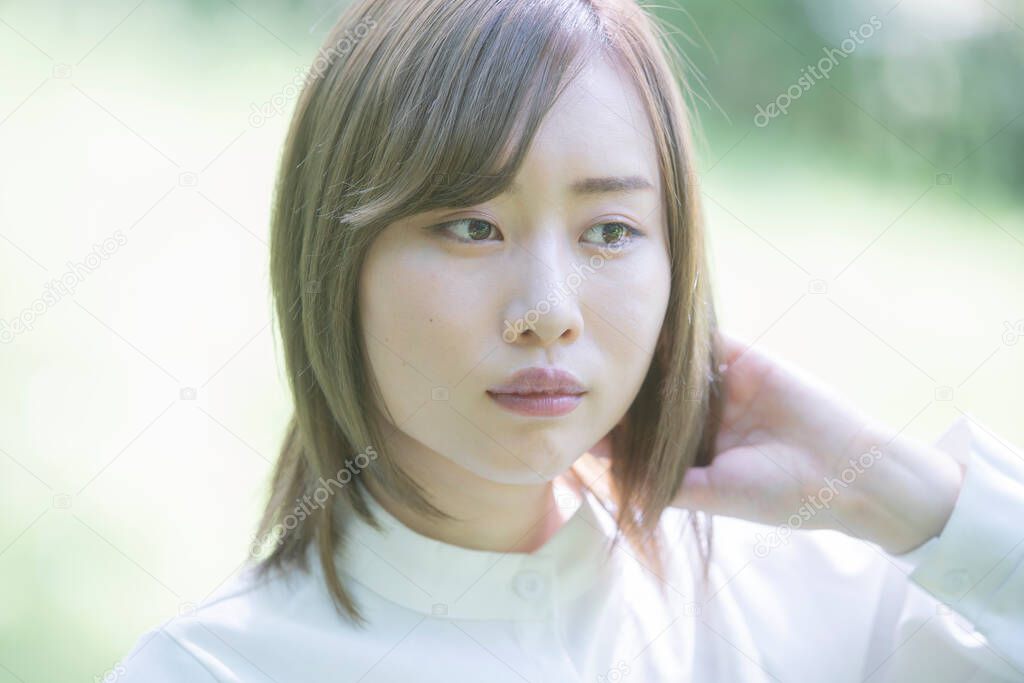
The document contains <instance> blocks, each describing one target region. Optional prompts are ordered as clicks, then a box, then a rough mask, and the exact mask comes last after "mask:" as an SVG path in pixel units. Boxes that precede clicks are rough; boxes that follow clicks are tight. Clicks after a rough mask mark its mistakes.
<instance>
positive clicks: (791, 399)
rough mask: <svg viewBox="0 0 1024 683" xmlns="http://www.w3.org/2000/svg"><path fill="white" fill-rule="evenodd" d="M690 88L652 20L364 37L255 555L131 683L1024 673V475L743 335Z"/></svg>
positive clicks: (319, 87) (315, 192) (609, 9)
mask: <svg viewBox="0 0 1024 683" xmlns="http://www.w3.org/2000/svg"><path fill="white" fill-rule="evenodd" d="M670 57H675V58H676V60H675V62H673V61H671V60H670ZM673 65H674V68H673ZM679 65H680V61H679V59H678V55H676V54H675V53H673V52H671V49H670V47H669V44H668V42H667V41H666V39H665V37H664V35H663V34H662V33H661V32H660V31H659V30H658V28H657V27H656V25H655V24H654V23H653V22H652V20H651V19H650V18H649V17H648V16H647V15H645V14H644V12H643V11H641V10H640V9H639V8H638V7H637V5H635V4H634V2H633V1H632V0H508V1H503V2H495V1H494V0H405V1H403V2H397V1H396V0H361V1H358V2H356V3H355V4H353V5H352V6H351V7H350V8H349V9H348V10H347V11H346V13H345V14H344V16H343V17H342V18H341V20H340V21H339V23H338V25H337V26H336V28H335V30H334V31H333V33H332V35H331V37H330V38H329V41H328V44H327V46H326V48H325V50H324V52H323V54H322V55H321V56H320V57H318V60H317V62H316V63H315V64H314V67H315V68H314V70H313V72H314V73H313V74H312V75H311V78H310V80H309V82H308V83H307V84H306V87H305V89H304V91H303V94H302V97H301V100H300V101H299V103H298V105H297V110H296V112H295V116H294V120H293V122H292V126H291V129H290V132H289V136H288V140H287V144H286V147H285V151H284V155H283V161H282V167H281V171H280V180H279V186H278V193H277V196H276V204H275V214H274V223H273V236H272V238H273V239H272V245H271V247H272V254H271V259H272V263H271V271H272V283H273V287H274V293H275V300H276V304H277V314H278V318H279V324H280V326H281V332H282V339H283V345H284V352H285V358H286V363H287V369H288V373H289V377H290V380H291V387H292V391H293V395H294V400H295V408H296V410H295V418H294V420H293V421H292V423H291V425H290V427H289V432H288V435H287V438H286V440H285V444H284V447H283V450H282V453H281V456H280V459H279V462H278V464H277V467H276V470H275V472H274V478H273V483H272V489H271V493H270V497H269V501H268V505H267V508H266V513H265V515H264V517H263V520H262V522H261V525H260V530H259V534H258V536H257V539H256V542H255V543H254V555H256V556H257V557H256V558H255V561H253V562H252V563H251V564H250V566H248V567H246V568H245V570H244V571H242V572H240V573H239V574H238V575H237V576H236V577H234V578H233V579H232V580H231V581H229V582H228V583H227V584H226V585H224V586H222V587H221V588H220V589H219V590H218V591H217V592H216V593H215V594H214V595H213V596H212V597H211V598H209V599H207V600H206V601H204V603H203V604H202V605H200V606H199V608H198V609H197V610H196V611H195V612H193V613H190V614H188V615H183V616H181V617H178V618H175V619H173V620H170V621H168V622H166V623H165V624H163V625H162V626H161V627H160V628H159V629H154V630H153V631H151V632H149V633H148V634H146V635H144V636H143V637H142V638H140V640H139V642H138V643H137V644H136V647H135V649H134V650H133V651H132V653H131V655H130V656H129V658H127V659H126V660H125V662H123V664H124V668H125V672H126V673H125V675H126V676H127V678H129V679H130V680H139V681H170V680H190V681H192V680H194V681H243V680H244V681H264V680H266V681H279V682H281V681H321V680H322V681H327V680H330V681H349V680H351V681H356V680H360V681H391V680H417V681H424V680H438V681H440V680H444V681H452V680H472V681H479V680H486V681H505V680H508V681H522V680H529V681H560V682H561V681H595V680H596V681H616V680H622V679H625V678H632V679H635V680H640V681H665V680H700V681H769V680H782V681H805V680H831V681H836V680H856V681H861V680H865V679H871V680H879V681H883V680H884V681H929V682H932V681H962V680H967V679H970V680H973V681H981V680H985V681H988V680H1024V673H1022V671H1024V564H1022V563H1021V559H1022V557H1024V543H1020V541H1021V539H1020V538H1019V534H1020V533H1024V532H1021V531H1020V529H1019V525H1013V524H1012V523H1011V520H1019V519H1021V518H1022V517H1024V465H1022V463H1021V461H1020V460H1017V459H1015V458H1014V457H1013V454H1012V453H1011V452H1010V451H1009V450H1008V449H1004V448H1001V447H1000V446H999V445H998V443H997V442H996V441H995V440H994V439H993V438H991V437H988V436H986V435H985V434H984V433H983V432H982V431H981V430H980V429H979V428H978V427H977V426H975V424H974V423H973V421H972V420H970V419H968V418H967V417H964V418H962V419H960V420H959V421H958V422H957V423H956V424H954V425H953V426H952V427H951V428H950V430H949V431H948V432H947V433H946V434H945V435H944V436H943V438H942V439H940V440H939V441H938V442H937V443H936V444H934V445H928V444H921V443H917V442H915V441H913V440H910V439H908V438H906V437H903V436H900V435H899V433H897V432H895V431H893V430H890V429H889V428H887V427H886V426H885V425H882V424H879V423H877V422H876V421H873V420H870V419H868V418H867V417H866V416H864V415H863V414H861V413H860V412H858V411H857V410H856V409H855V408H853V407H852V406H850V405H848V404H847V403H846V402H844V401H843V400H841V399H840V398H839V397H837V396H835V395H833V394H832V393H831V392H829V391H828V390H827V389H826V388H824V387H822V386H820V385H818V384H816V383H815V382H814V381H813V380H811V379H810V378H807V377H804V376H802V375H801V374H800V373H799V372H798V371H796V370H795V369H793V368H789V367H786V366H784V365H783V364H782V363H780V362H778V361H777V360H775V359H773V358H771V357H769V356H767V355H765V354H763V353H761V352H759V351H757V350H756V349H754V348H749V347H748V346H747V345H745V344H743V343H742V342H740V341H739V340H736V339H734V338H731V337H730V336H728V335H727V334H725V333H723V332H721V331H719V330H718V329H717V326H716V323H715V316H714V310H713V306H712V297H711V292H710V289H709V286H708V277H707V269H706V267H705V254H704V241H703V227H702V225H701V222H700V206H699V196H700V194H699V191H698V189H697V178H696V176H695V175H694V172H693V163H692V160H691V142H690V130H689V124H688V119H687V112H686V109H685V105H684V99H683V96H682V92H681V89H682V87H685V85H682V86H681V83H680V82H677V79H678V76H677V74H678V73H681V71H680V70H679ZM712 520H714V529H715V533H714V535H713V536H712V534H711V528H712ZM712 539H713V540H714V542H713V543H712ZM966 619H970V621H971V622H973V626H972V625H970V624H967V622H966ZM975 628H976V629H977V631H975V630H974V629H975Z"/></svg>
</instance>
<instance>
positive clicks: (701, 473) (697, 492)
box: [672, 467, 721, 513]
mask: <svg viewBox="0 0 1024 683" xmlns="http://www.w3.org/2000/svg"><path fill="white" fill-rule="evenodd" d="M708 470H709V468H707V467H691V468H690V469H688V470H686V474H685V475H684V476H683V483H682V486H680V487H679V492H678V493H677V494H676V498H675V500H674V501H673V502H672V505H673V506H674V507H679V508H684V509H687V510H703V511H705V512H711V513H714V512H718V510H719V509H720V507H721V505H720V503H721V501H719V500H718V496H716V495H715V492H714V488H713V487H712V485H711V479H710V476H709V473H708Z"/></svg>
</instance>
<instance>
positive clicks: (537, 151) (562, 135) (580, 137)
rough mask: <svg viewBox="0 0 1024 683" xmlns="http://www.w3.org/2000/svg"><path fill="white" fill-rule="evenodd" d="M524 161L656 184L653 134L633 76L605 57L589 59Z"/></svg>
mask: <svg viewBox="0 0 1024 683" xmlns="http://www.w3.org/2000/svg"><path fill="white" fill-rule="evenodd" d="M525 163H526V165H527V166H533V167H536V166H538V165H547V166H551V165H554V166H562V167H563V168H562V170H564V171H566V172H569V171H570V170H572V169H575V170H578V171H580V172H581V173H579V174H575V175H581V174H582V172H583V171H584V170H591V169H601V171H602V174H606V173H610V172H614V173H615V174H622V175H632V174H637V175H645V176H647V177H648V178H649V179H650V180H651V182H652V183H654V184H655V185H658V184H659V178H658V173H657V169H658V160H657V152H656V147H655V145H654V139H653V131H652V130H651V125H650V121H649V119H648V115H647V112H646V110H645V108H644V106H643V101H642V100H641V97H640V93H639V91H638V90H637V87H636V85H635V84H634V83H633V81H632V79H631V78H630V76H629V75H628V74H627V73H626V72H625V71H624V70H623V69H622V68H621V67H619V66H618V65H617V64H615V63H613V62H611V61H609V60H608V59H607V58H606V57H603V56H601V57H595V58H593V59H592V60H591V61H589V62H588V63H587V64H586V65H585V66H584V68H583V69H582V70H581V71H580V73H579V74H578V75H577V76H576V78H575V79H574V80H573V81H572V82H570V83H569V85H568V86H566V88H565V90H564V91H563V93H562V95H561V96H560V97H559V99H558V100H557V101H556V102H555V104H554V105H553V106H552V108H551V109H550V110H549V112H548V114H547V116H546V117H545V118H544V121H543V122H542V123H541V126H540V129H539V130H538V131H537V136H536V138H535V139H534V142H533V144H532V145H531V148H530V152H529V154H528V155H527V159H526V160H525ZM566 166H568V168H566ZM524 170H525V169H524Z"/></svg>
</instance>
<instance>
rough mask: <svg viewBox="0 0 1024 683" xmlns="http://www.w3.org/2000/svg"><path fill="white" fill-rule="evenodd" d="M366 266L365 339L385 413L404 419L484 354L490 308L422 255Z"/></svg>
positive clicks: (476, 291) (471, 286)
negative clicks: (487, 315) (482, 345)
mask: <svg viewBox="0 0 1024 683" xmlns="http://www.w3.org/2000/svg"><path fill="white" fill-rule="evenodd" d="M368 266H369V267H368V268H367V269H366V271H365V276H364V278H363V291H362V293H361V299H362V302H361V306H362V311H363V320H364V340H365V343H366V346H367V350H368V353H369V356H370V362H371V364H372V370H373V373H374V376H375V377H376V378H377V381H378V383H379V384H380V388H381V392H382V393H383V395H384V400H385V402H386V403H387V406H388V409H389V410H390V411H391V412H392V414H393V415H394V417H395V419H396V420H399V421H401V420H403V419H404V418H405V417H407V416H409V415H410V414H411V413H413V412H415V411H416V410H417V409H419V408H420V407H422V405H423V404H424V402H425V401H428V400H431V399H432V398H436V396H437V393H436V392H437V391H438V390H442V389H448V390H449V391H450V390H451V388H452V387H454V386H455V385H456V384H458V383H459V381H460V379H461V378H463V377H465V376H466V373H467V372H468V371H469V370H470V369H471V368H472V367H473V366H474V365H475V364H476V363H477V362H478V361H479V359H480V358H481V357H482V356H483V354H484V352H485V351H486V349H482V350H481V349H478V348H477V347H479V346H481V344H482V340H487V339H490V337H492V336H493V335H488V334H487V332H488V330H486V329H482V328H483V326H484V323H485V308H486V306H487V305H488V304H487V302H486V301H484V300H483V299H482V298H481V296H480V291H481V290H480V288H479V287H477V286H475V285H474V284H472V282H471V281H462V280H460V279H458V278H455V277H454V276H452V275H450V274H448V275H445V269H444V268H443V267H442V264H438V263H433V262H431V260H430V259H425V258H423V257H422V256H419V257H415V256H414V257H401V256H400V255H390V256H388V257H386V258H380V259H376V260H374V261H372V262H368ZM482 291H484V292H486V289H485V290H482Z"/></svg>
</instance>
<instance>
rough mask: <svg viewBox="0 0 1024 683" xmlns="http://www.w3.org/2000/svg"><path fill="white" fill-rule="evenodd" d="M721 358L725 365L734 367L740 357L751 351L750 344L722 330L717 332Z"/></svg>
mask: <svg viewBox="0 0 1024 683" xmlns="http://www.w3.org/2000/svg"><path fill="white" fill-rule="evenodd" d="M716 336H717V344H718V349H719V358H720V360H721V362H722V364H723V365H732V364H733V363H735V362H736V361H737V360H738V359H739V357H740V356H742V355H743V354H744V353H746V352H747V351H748V350H750V344H748V343H747V342H745V341H743V340H742V339H740V338H739V337H737V336H736V335H734V334H731V333H729V332H727V331H725V330H723V329H722V328H719V329H718V331H717V335H716Z"/></svg>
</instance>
